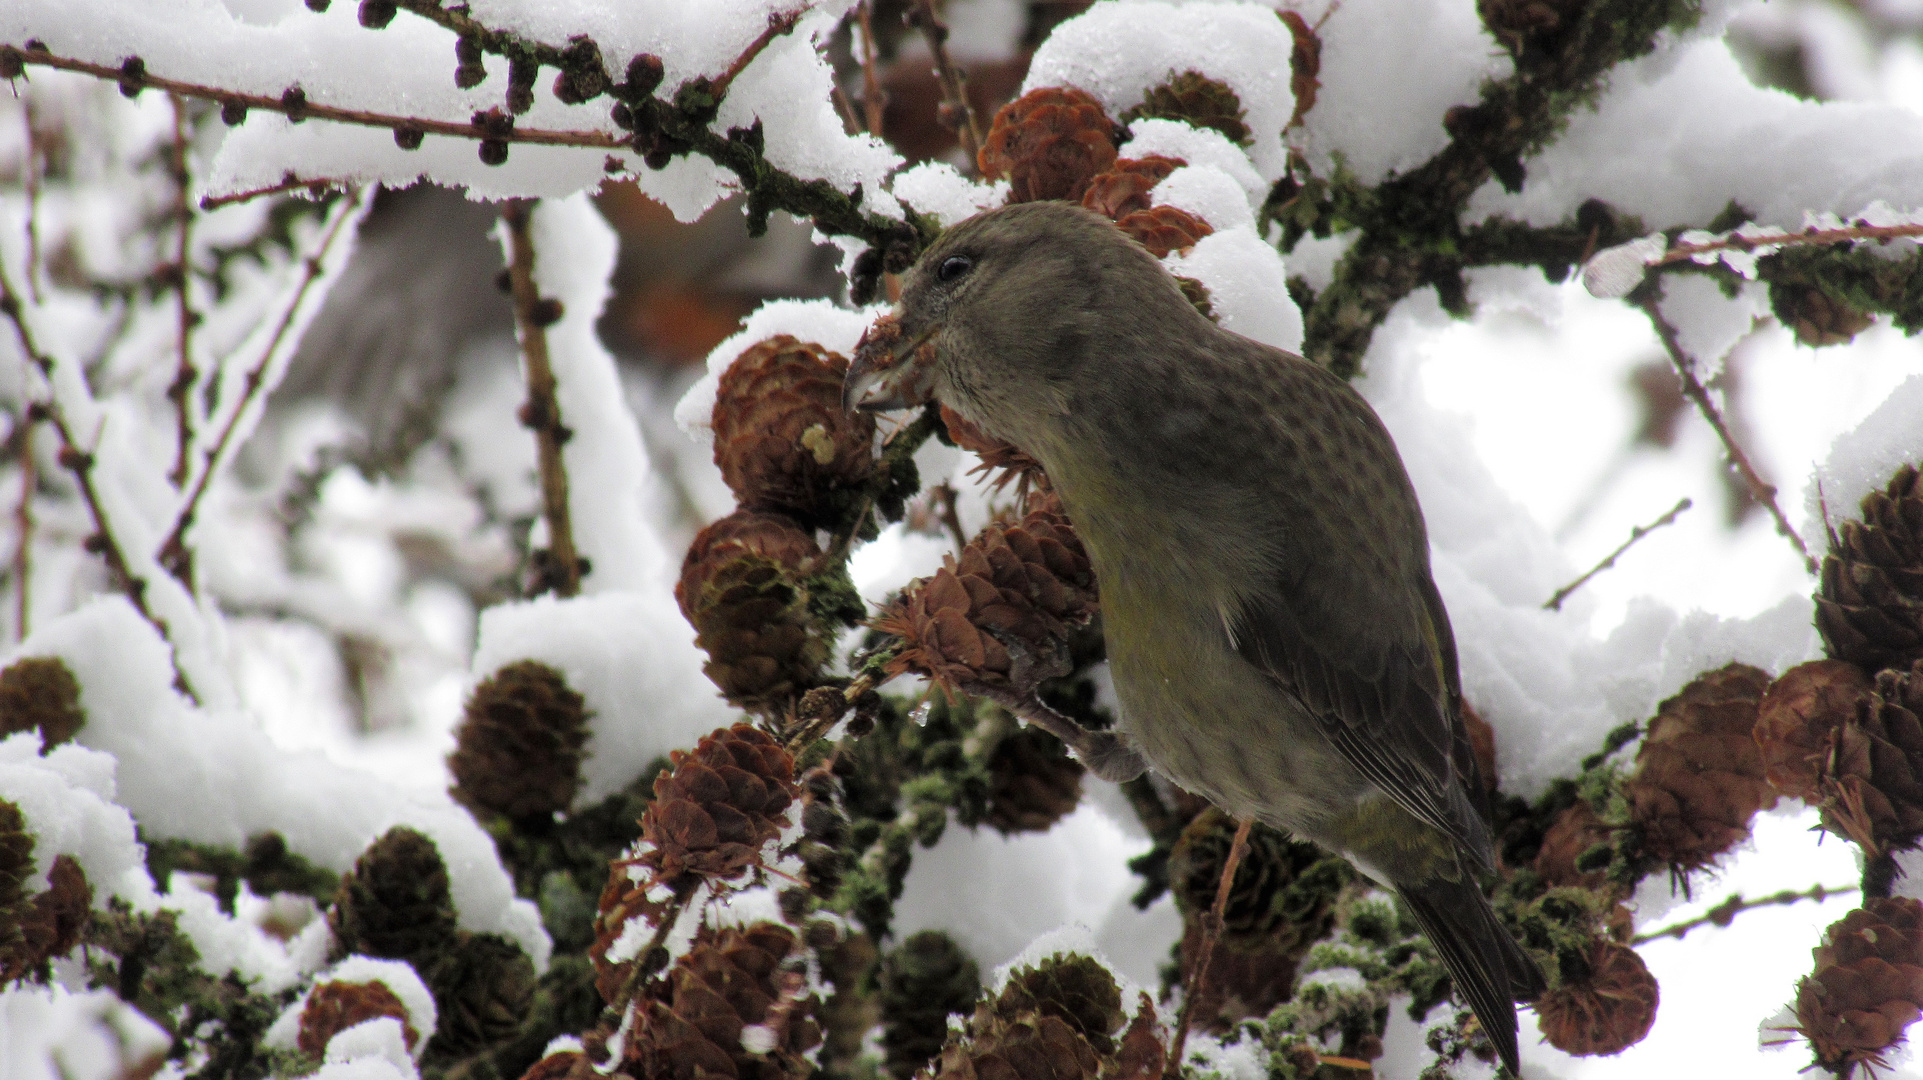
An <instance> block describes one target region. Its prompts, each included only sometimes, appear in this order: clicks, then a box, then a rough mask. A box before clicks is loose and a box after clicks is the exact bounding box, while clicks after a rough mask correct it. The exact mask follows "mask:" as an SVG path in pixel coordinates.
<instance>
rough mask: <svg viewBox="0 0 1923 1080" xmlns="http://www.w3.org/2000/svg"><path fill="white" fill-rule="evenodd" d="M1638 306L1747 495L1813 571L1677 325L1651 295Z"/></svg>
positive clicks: (1771, 489) (1811, 562) (1813, 562)
mask: <svg viewBox="0 0 1923 1080" xmlns="http://www.w3.org/2000/svg"><path fill="white" fill-rule="evenodd" d="M1638 306H1639V307H1641V308H1642V309H1643V313H1644V314H1646V315H1648V316H1649V323H1650V325H1651V326H1653V327H1655V329H1656V336H1657V338H1659V339H1661V341H1662V343H1663V349H1664V350H1665V351H1666V352H1668V354H1669V363H1670V366H1671V367H1673V368H1675V369H1676V376H1677V377H1678V378H1679V379H1681V380H1682V384H1683V395H1684V396H1685V397H1687V398H1689V400H1690V401H1691V402H1692V403H1694V404H1695V406H1696V411H1698V412H1700V413H1702V414H1703V419H1705V420H1707V421H1709V426H1710V427H1711V428H1713V429H1715V431H1716V437H1717V438H1718V439H1721V440H1722V443H1723V450H1724V451H1725V452H1726V453H1727V454H1728V455H1729V462H1730V464H1731V465H1732V466H1734V467H1735V469H1736V472H1737V474H1738V475H1740V476H1741V477H1742V478H1743V483H1744V485H1745V486H1747V487H1748V488H1749V493H1750V497H1751V498H1753V499H1755V500H1756V501H1757V502H1759V503H1762V504H1763V506H1764V508H1765V509H1767V510H1768V511H1769V516H1770V517H1771V518H1773V519H1775V521H1776V531H1777V532H1779V533H1781V534H1782V535H1783V537H1784V539H1786V540H1788V541H1789V542H1790V546H1792V547H1794V548H1795V549H1796V554H1797V555H1799V556H1800V557H1801V558H1802V560H1803V567H1804V569H1806V570H1808V571H1809V573H1811V574H1815V573H1816V560H1815V559H1813V558H1811V557H1810V553H1809V548H1808V547H1807V546H1806V545H1805V544H1804V543H1803V538H1802V537H1801V536H1799V535H1797V533H1796V530H1795V529H1794V528H1792V527H1791V526H1790V523H1789V518H1788V517H1786V516H1785V515H1784V514H1783V508H1782V507H1781V506H1778V505H1777V503H1776V487H1775V485H1773V484H1771V483H1769V482H1768V481H1766V480H1764V479H1763V477H1762V475H1761V474H1759V473H1758V472H1757V471H1756V466H1754V465H1752V464H1750V460H1749V455H1748V454H1746V453H1744V452H1743V448H1742V446H1740V445H1738V444H1737V442H1736V437H1735V436H1734V435H1732V434H1730V431H1729V425H1727V424H1725V423H1723V416H1722V413H1721V412H1719V411H1718V410H1717V408H1716V403H1715V402H1714V401H1711V400H1710V397H1709V390H1708V388H1706V387H1705V386H1703V381H1702V380H1701V379H1699V378H1697V377H1696V364H1695V361H1694V360H1692V359H1691V358H1690V356H1689V354H1688V353H1686V352H1684V351H1683V347H1682V344H1681V342H1679V341H1678V340H1677V338H1676V328H1675V327H1674V326H1671V325H1670V324H1669V320H1668V319H1665V318H1663V314H1662V312H1661V311H1660V310H1658V308H1657V306H1656V300H1655V298H1654V297H1648V298H1645V299H1644V300H1642V301H1640V302H1639V303H1638Z"/></svg>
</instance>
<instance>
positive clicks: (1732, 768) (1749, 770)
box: [1623, 664, 1776, 873]
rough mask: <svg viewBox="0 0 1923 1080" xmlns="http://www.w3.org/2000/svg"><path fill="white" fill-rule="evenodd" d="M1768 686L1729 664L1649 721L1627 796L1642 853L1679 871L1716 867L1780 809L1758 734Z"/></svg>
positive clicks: (1754, 673) (1758, 674)
mask: <svg viewBox="0 0 1923 1080" xmlns="http://www.w3.org/2000/svg"><path fill="white" fill-rule="evenodd" d="M1768 686H1769V676H1768V675H1767V674H1765V673H1764V672H1762V671H1761V670H1760V669H1757V668H1753V667H1750V666H1749V665H1747V664H1730V665H1728V666H1727V667H1724V668H1722V669H1720V670H1718V671H1712V672H1707V673H1705V674H1703V675H1699V676H1697V677H1696V679H1695V681H1693V682H1691V683H1690V684H1689V685H1688V686H1685V687H1683V689H1682V691H1681V692H1680V693H1678V694H1677V695H1676V696H1675V697H1673V698H1670V699H1669V700H1668V701H1665V702H1663V703H1662V705H1661V706H1660V707H1659V708H1658V710H1657V713H1656V718H1655V719H1654V720H1652V721H1650V724H1649V731H1648V734H1646V735H1645V736H1644V737H1643V745H1642V750H1641V751H1640V752H1638V753H1637V755H1636V772H1635V775H1633V776H1631V777H1630V778H1629V780H1628V782H1627V783H1625V784H1624V785H1623V794H1624V795H1626V796H1627V797H1628V799H1629V808H1630V820H1631V821H1632V822H1633V823H1634V824H1635V825H1636V826H1637V828H1638V830H1639V831H1640V833H1641V837H1642V846H1643V850H1644V851H1645V852H1646V853H1647V854H1649V855H1650V856H1652V857H1654V858H1656V859H1659V860H1661V861H1663V862H1666V863H1668V864H1669V865H1670V867H1671V869H1672V870H1673V871H1674V872H1676V873H1687V872H1689V871H1691V870H1699V869H1702V868H1703V867H1706V866H1708V865H1709V864H1710V863H1712V862H1714V861H1715V860H1716V858H1717V857H1718V856H1720V855H1722V854H1723V853H1724V852H1725V851H1728V850H1729V849H1730V848H1732V847H1735V846H1736V845H1737V844H1738V843H1740V842H1742V840H1743V839H1744V838H1746V837H1747V836H1749V822H1750V819H1751V818H1752V817H1754V816H1755V815H1756V812H1757V811H1758V810H1762V809H1765V808H1767V807H1769V806H1773V805H1775V802H1776V793H1775V792H1774V791H1773V790H1771V789H1770V786H1769V784H1768V782H1767V781H1765V780H1764V779H1763V756H1762V753H1761V752H1760V751H1759V750H1758V749H1757V748H1756V740H1755V737H1754V731H1755V728H1756V714H1757V706H1758V704H1759V703H1760V701H1761V699H1762V696H1763V691H1764V690H1765V689H1767V688H1768Z"/></svg>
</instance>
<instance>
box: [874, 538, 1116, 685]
mask: <svg viewBox="0 0 1923 1080" xmlns="http://www.w3.org/2000/svg"><path fill="white" fill-rule="evenodd" d="M1096 606H1097V605H1096V595H1095V575H1094V572H1093V570H1092V569H1091V568H1090V566H1089V561H1088V554H1087V552H1086V551H1084V550H1083V548H1082V544H1081V541H1080V540H1079V539H1077V538H1076V536H1075V531H1074V528H1073V527H1072V526H1071V525H1070V524H1069V522H1068V519H1067V517H1066V516H1064V515H1063V514H1062V513H1061V511H1060V510H1058V509H1056V508H1055V506H1054V505H1044V506H1041V507H1039V508H1037V509H1035V510H1032V511H1030V512H1029V513H1028V514H1027V516H1025V517H1023V518H1022V519H1021V521H1020V522H1018V523H1014V524H1008V523H1002V522H995V523H991V524H990V525H989V526H988V527H987V528H985V529H983V530H982V531H981V533H980V534H979V535H977V536H976V537H975V539H973V540H971V541H969V542H968V545H967V546H966V547H964V548H963V549H962V551H961V556H960V557H959V558H953V557H951V558H949V559H948V560H947V565H946V566H944V567H943V568H942V569H941V570H939V571H937V572H936V573H935V574H934V576H932V577H927V578H922V579H920V580H919V581H915V582H913V583H911V584H910V585H909V586H908V588H906V589H905V590H903V591H902V594H901V595H900V596H899V597H898V598H896V599H895V601H894V602H893V603H891V604H890V605H889V606H888V608H887V609H886V610H885V611H884V612H883V613H882V614H881V615H880V617H878V618H877V619H876V620H875V622H874V625H875V628H876V629H878V630H881V631H883V632H886V633H890V634H894V635H895V636H897V637H899V638H900V639H901V642H902V648H901V651H900V652H899V653H898V654H897V655H896V657H895V659H894V660H893V661H891V662H890V665H889V666H890V670H891V672H894V673H900V672H903V671H912V672H914V673H916V674H920V675H925V676H927V677H929V678H931V679H933V680H935V682H936V683H938V684H939V685H941V686H942V687H943V688H944V689H945V690H948V691H950V692H955V691H966V690H967V689H968V688H969V687H971V686H980V685H989V686H996V687H1007V688H1011V689H1014V690H1017V691H1024V690H1029V689H1033V688H1034V687H1035V686H1036V685H1038V684H1039V683H1040V682H1041V681H1042V680H1043V679H1045V678H1048V677H1051V676H1053V675H1057V674H1060V673H1061V672H1062V671H1063V670H1066V665H1067V643H1068V634H1069V631H1070V630H1071V629H1073V628H1074V627H1077V626H1080V625H1082V624H1084V623H1086V622H1087V621H1088V620H1089V619H1090V618H1092V617H1093V616H1094V614H1095V611H1096Z"/></svg>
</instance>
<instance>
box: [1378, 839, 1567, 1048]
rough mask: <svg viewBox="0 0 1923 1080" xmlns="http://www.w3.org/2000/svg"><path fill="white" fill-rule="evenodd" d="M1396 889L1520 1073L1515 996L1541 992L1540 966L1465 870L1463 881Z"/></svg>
mask: <svg viewBox="0 0 1923 1080" xmlns="http://www.w3.org/2000/svg"><path fill="white" fill-rule="evenodd" d="M1397 892H1399V893H1401V895H1402V899H1403V902H1404V903H1407V904H1408V905H1409V910H1410V911H1412V912H1414V913H1415V917H1416V921H1417V922H1419V923H1421V924H1422V930H1423V933H1425V934H1427V935H1428V937H1429V941H1430V943H1431V944H1433V945H1434V946H1435V947H1436V952H1438V953H1440V954H1441V956H1442V963H1443V966H1444V967H1447V968H1448V969H1449V976H1450V978H1451V979H1453V980H1454V981H1455V984H1456V993H1457V994H1458V995H1460V996H1461V998H1463V999H1465V1000H1466V1003H1467V1004H1468V1006H1469V1007H1470V1008H1471V1009H1473V1010H1474V1011H1475V1014H1476V1018H1477V1019H1478V1020H1480V1021H1481V1022H1482V1029H1483V1030H1484V1031H1486V1032H1488V1033H1489V1039H1490V1041H1491V1042H1494V1043H1495V1044H1496V1053H1497V1054H1499V1055H1500V1056H1501V1057H1502V1063H1503V1064H1504V1065H1506V1066H1508V1067H1509V1072H1510V1073H1511V1074H1512V1075H1515V1076H1520V1075H1522V1073H1521V1071H1520V1068H1519V1066H1518V1064H1517V1049H1516V1006H1515V1002H1517V1001H1528V1000H1531V999H1534V998H1535V997H1537V996H1538V995H1540V994H1541V993H1542V991H1543V989H1544V983H1543V978H1542V971H1541V969H1539V968H1538V967H1537V966H1536V962H1535V961H1534V960H1533V959H1531V958H1530V956H1529V954H1528V953H1526V952H1524V951H1523V948H1522V946H1521V945H1519V944H1517V942H1516V939H1515V938H1514V937H1513V936H1512V935H1511V934H1510V933H1509V930H1508V928H1507V927H1505V926H1503V925H1502V923H1501V921H1500V920H1498V919H1497V918H1496V913H1495V910H1494V909H1492V908H1491V907H1490V906H1489V900H1488V898H1487V897H1485V896H1483V895H1482V890H1480V889H1478V888H1477V887H1476V885H1475V882H1473V881H1471V880H1468V879H1467V876H1466V875H1465V877H1464V879H1463V880H1460V881H1445V880H1443V879H1441V878H1437V879H1434V880H1432V881H1428V882H1424V883H1423V884H1420V885H1401V886H1398V888H1397Z"/></svg>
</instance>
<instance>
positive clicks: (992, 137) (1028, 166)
mask: <svg viewBox="0 0 1923 1080" xmlns="http://www.w3.org/2000/svg"><path fill="white" fill-rule="evenodd" d="M1117 134H1118V131H1117V128H1116V126H1115V122H1114V121H1113V120H1110V119H1109V117H1108V114H1107V112H1105V111H1104V110H1103V108H1102V103H1101V102H1099V101H1097V100H1095V98H1093V97H1092V96H1090V95H1089V94H1087V93H1085V92H1084V91H1081V90H1077V89H1076V88H1074V87H1072V86H1066V87H1064V86H1045V87H1042V88H1040V89H1037V90H1031V91H1029V92H1028V93H1026V94H1023V95H1022V96H1021V97H1019V98H1016V99H1015V100H1014V101H1011V102H1009V103H1008V104H1006V105H1004V106H1002V107H1001V109H1000V110H998V111H997V112H996V113H995V120H994V123H993V124H991V125H990V127H989V129H988V136H987V138H986V139H985V140H984V141H983V143H982V147H981V150H980V151H978V152H977V153H976V155H975V161H976V164H977V165H979V166H980V168H981V173H982V176H983V177H984V178H985V179H988V180H1000V179H1003V178H1006V179H1007V180H1008V184H1009V195H1008V200H1009V201H1010V202H1018V203H1021V202H1038V201H1040V200H1043V199H1064V200H1067V201H1069V202H1076V201H1079V200H1080V199H1081V197H1082V194H1083V192H1085V191H1087V190H1088V184H1089V181H1090V180H1092V179H1093V178H1094V177H1095V176H1096V175H1097V174H1099V173H1101V172H1104V171H1106V170H1107V169H1108V167H1109V165H1110V164H1112V163H1113V162H1114V161H1115V143H1116V138H1117Z"/></svg>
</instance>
